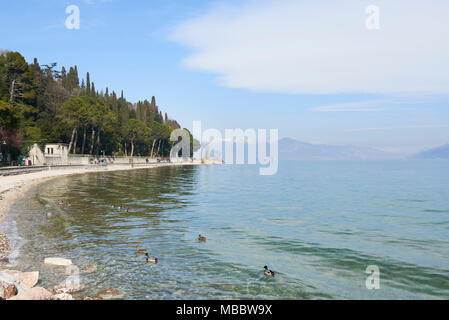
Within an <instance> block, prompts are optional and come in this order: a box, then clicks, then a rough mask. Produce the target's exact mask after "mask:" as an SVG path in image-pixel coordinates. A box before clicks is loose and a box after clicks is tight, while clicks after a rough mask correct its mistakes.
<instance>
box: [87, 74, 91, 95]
mask: <svg viewBox="0 0 449 320" xmlns="http://www.w3.org/2000/svg"><path fill="white" fill-rule="evenodd" d="M86 94H87V95H88V96H90V75H89V72H88V73H87V74H86Z"/></svg>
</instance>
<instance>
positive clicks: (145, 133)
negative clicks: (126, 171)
mask: <svg viewBox="0 0 449 320" xmlns="http://www.w3.org/2000/svg"><path fill="white" fill-rule="evenodd" d="M178 128H180V126H179V124H178V122H177V121H175V120H172V119H169V118H168V115H167V113H165V114H164V115H163V113H162V111H161V110H160V108H159V106H158V105H157V104H156V99H155V97H154V96H153V97H152V98H151V99H150V100H144V101H138V102H137V103H131V102H129V101H127V100H126V98H125V97H124V94H123V90H122V91H121V92H120V95H117V93H116V92H115V91H112V92H109V89H108V88H106V89H105V91H103V90H101V91H98V90H97V89H96V88H95V83H94V82H93V81H92V80H91V78H90V74H89V73H87V74H86V76H85V78H83V79H81V81H80V78H79V75H78V68H77V66H76V65H75V66H73V67H70V68H69V69H68V71H67V69H66V68H65V67H62V68H61V69H60V70H58V69H57V64H56V63H51V64H45V65H40V64H39V63H38V61H37V59H36V58H35V59H34V61H33V63H30V64H28V63H27V62H26V60H25V58H24V57H23V56H22V55H21V54H20V53H19V52H10V51H2V52H1V53H0V147H1V153H2V154H3V161H6V159H7V158H8V159H10V160H14V159H17V157H18V156H19V155H26V154H27V153H28V150H29V148H30V146H31V145H33V144H34V143H39V144H40V145H44V144H46V143H55V142H58V143H66V144H68V146H69V147H68V149H69V153H70V154H90V155H98V154H103V153H104V154H107V155H125V156H133V155H142V156H148V157H166V156H168V155H169V153H170V150H171V148H172V146H173V142H171V141H170V139H169V138H170V134H171V132H172V131H173V130H174V129H178ZM192 143H193V139H192Z"/></svg>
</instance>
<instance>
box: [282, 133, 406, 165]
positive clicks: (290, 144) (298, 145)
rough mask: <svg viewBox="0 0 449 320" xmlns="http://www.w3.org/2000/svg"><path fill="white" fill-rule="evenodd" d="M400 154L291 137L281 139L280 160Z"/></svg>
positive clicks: (390, 156) (357, 157) (339, 158)
mask: <svg viewBox="0 0 449 320" xmlns="http://www.w3.org/2000/svg"><path fill="white" fill-rule="evenodd" d="M399 158H400V156H398V155H396V154H394V153H389V152H384V151H381V150H377V149H374V148H367V147H355V146H333V145H327V144H312V143H307V142H301V141H298V140H295V139H291V138H283V139H281V140H279V159H280V160H387V159H399Z"/></svg>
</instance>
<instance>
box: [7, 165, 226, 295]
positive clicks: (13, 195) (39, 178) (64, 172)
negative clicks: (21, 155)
mask: <svg viewBox="0 0 449 320" xmlns="http://www.w3.org/2000/svg"><path fill="white" fill-rule="evenodd" d="M201 164H219V162H215V161H207V162H200V161H194V162H179V163H151V164H137V165H134V166H133V167H131V165H129V164H126V165H109V166H107V167H102V166H85V167H81V168H80V167H77V168H70V167H60V168H57V167H56V168H55V167H53V168H49V170H45V171H39V172H31V173H23V174H19V175H15V176H0V225H2V223H3V218H4V217H5V216H6V215H7V214H8V213H9V212H10V210H11V207H12V206H13V204H14V203H15V202H16V201H18V200H19V199H21V198H23V197H26V196H27V194H28V193H29V191H30V190H37V188H38V186H39V185H41V184H42V183H45V182H47V181H49V180H51V179H54V178H58V177H62V176H70V175H81V174H86V173H96V172H114V171H130V170H139V169H152V168H160V167H175V166H186V165H201ZM220 164H221V162H220ZM10 255H11V248H10V245H9V239H8V238H7V236H6V235H5V234H3V233H2V232H0V261H1V260H5V259H6V260H7V261H9V257H10ZM11 266H12V265H10V264H9V262H8V265H7V267H6V269H5V270H3V271H2V270H0V283H1V282H2V281H3V283H5V282H4V281H5V280H7V281H8V280H10V281H13V282H14V281H15V283H16V287H17V288H21V289H20V290H21V291H20V290H19V289H18V290H19V291H18V292H19V293H18V294H17V295H16V296H14V297H13V299H18V300H22V299H25V300H30V299H31V300H36V299H37V300H40V298H36V297H33V294H31V292H34V290H38V291H39V290H40V291H43V292H45V294H46V295H47V298H45V299H44V300H48V299H50V300H74V297H73V296H72V293H75V292H77V291H79V290H81V291H82V289H79V288H78V289H79V290H78V289H76V290H75V289H74V291H70V290H72V289H73V288H67V287H64V286H63V287H62V288H60V290H62V291H61V292H63V293H62V294H58V293H59V292H56V291H55V290H56V287H55V289H53V291H54V294H51V292H50V291H48V290H47V289H45V288H42V287H33V286H30V287H27V286H26V285H25V286H24V285H23V283H22V280H19V276H18V274H22V275H25V274H28V275H30V274H36V273H37V277H38V278H39V271H37V272H36V271H33V272H29V271H28V272H27V271H24V270H22V271H17V270H9V268H10V267H11ZM19 269H20V267H19ZM5 272H6V273H8V272H13V273H17V274H16V275H15V278H14V277H13V278H10V279H8V278H6V279H5ZM9 275H11V274H9ZM6 276H8V274H6ZM17 281H19V282H20V284H18V282H17ZM36 283H37V280H36ZM24 292H25V293H24ZM67 293H69V294H67ZM27 295H28V296H27ZM83 299H84V300H92V299H94V300H96V299H100V300H102V299H103V297H101V295H99V296H98V297H94V298H92V297H87V296H85V297H84V298H83ZM0 300H1V297H0Z"/></svg>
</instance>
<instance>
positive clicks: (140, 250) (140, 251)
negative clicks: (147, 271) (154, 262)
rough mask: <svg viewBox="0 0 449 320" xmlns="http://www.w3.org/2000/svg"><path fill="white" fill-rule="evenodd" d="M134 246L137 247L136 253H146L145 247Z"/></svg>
mask: <svg viewBox="0 0 449 320" xmlns="http://www.w3.org/2000/svg"><path fill="white" fill-rule="evenodd" d="M136 248H137V252H138V253H143V254H147V250H146V249H140V248H139V246H136Z"/></svg>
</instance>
